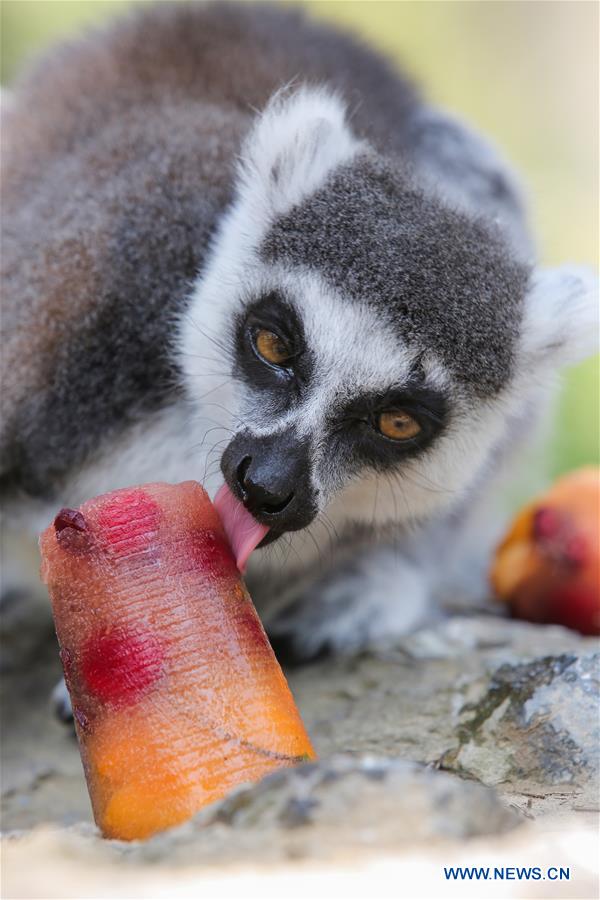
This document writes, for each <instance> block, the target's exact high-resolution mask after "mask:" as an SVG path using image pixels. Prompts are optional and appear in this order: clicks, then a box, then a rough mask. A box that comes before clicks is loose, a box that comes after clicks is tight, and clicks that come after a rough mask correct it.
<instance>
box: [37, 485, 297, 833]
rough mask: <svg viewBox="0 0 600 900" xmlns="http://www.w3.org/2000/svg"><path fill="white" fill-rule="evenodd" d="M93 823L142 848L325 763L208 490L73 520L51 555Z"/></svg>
mask: <svg viewBox="0 0 600 900" xmlns="http://www.w3.org/2000/svg"><path fill="white" fill-rule="evenodd" d="M40 547H41V553H42V577H43V579H44V581H45V582H46V584H47V585H48V589H49V591H50V596H51V600H52V607H53V612H54V619H55V624H56V632H57V636H58V641H59V644H60V655H61V659H62V663H63V668H64V672H65V678H66V681H67V686H68V688H69V691H70V694H71V700H72V704H73V713H74V717H75V723H76V729H77V735H78V738H79V744H80V749H81V756H82V760H83V766H84V770H85V774H86V778H87V783H88V788H89V792H90V796H91V800H92V807H93V810H94V817H95V819H96V822H97V824H98V826H99V827H100V829H101V830H102V832H103V833H104V834H105V835H106V836H107V837H114V838H121V839H124V840H132V839H137V838H145V837H148V836H150V835H151V834H153V833H155V832H157V831H160V830H161V829H163V828H168V827H169V826H171V825H175V824H177V823H179V822H182V821H184V820H185V819H187V818H189V817H190V816H191V815H193V814H194V813H195V812H196V811H197V810H199V809H200V808H201V807H202V806H204V805H205V804H207V803H210V802H211V801H213V800H216V799H217V798H219V797H221V796H223V795H224V794H226V793H227V792H228V791H229V790H230V789H231V788H232V787H233V786H234V785H236V784H239V783H242V782H246V781H254V780H258V779H259V778H261V777H262V776H263V775H265V774H266V773H267V772H269V771H271V770H273V769H277V768H280V767H282V766H291V765H294V764H296V763H298V762H301V761H303V760H305V759H310V758H313V757H314V751H313V749H312V747H311V744H310V741H309V739H308V736H307V734H306V732H305V730H304V726H303V724H302V721H301V719H300V716H299V714H298V711H297V709H296V706H295V704H294V701H293V698H292V695H291V693H290V690H289V688H288V686H287V683H286V681H285V678H284V676H283V673H282V672H281V669H280V668H279V665H278V663H277V661H276V659H275V656H274V654H273V651H272V650H271V647H270V646H269V643H268V640H267V637H266V635H265V633H264V631H263V629H262V626H261V624H260V621H259V619H258V617H257V615H256V612H255V610H254V607H253V606H252V603H251V600H250V598H249V596H248V593H247V592H246V589H245V587H244V585H243V583H242V582H241V580H240V576H239V572H238V570H237V568H236V564H235V560H234V558H233V555H232V552H231V549H230V545H229V542H228V540H227V538H226V535H225V531H224V529H223V525H222V523H221V520H220V518H219V515H218V513H217V511H216V509H215V507H214V506H213V505H212V504H211V502H210V500H209V498H208V496H207V495H206V493H205V492H204V490H203V489H202V487H201V486H200V485H199V484H197V483H196V482H192V481H188V482H184V483H183V484H179V485H167V484H149V485H145V486H143V487H139V488H132V489H126V490H120V491H114V492H113V493H111V494H105V495H104V496H101V497H96V498H95V499H93V500H90V501H88V502H87V503H84V504H83V506H81V508H80V509H78V510H68V509H65V510H61V512H60V513H59V514H58V515H57V516H56V518H55V520H54V522H53V523H52V525H50V526H49V527H48V528H47V529H46V531H45V532H44V533H43V535H42V537H41V541H40Z"/></svg>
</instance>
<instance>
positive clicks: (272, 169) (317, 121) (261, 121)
mask: <svg viewBox="0 0 600 900" xmlns="http://www.w3.org/2000/svg"><path fill="white" fill-rule="evenodd" d="M360 147H361V144H360V142H359V141H357V140H356V138H355V137H354V136H353V135H352V133H351V131H350V129H349V128H348V126H347V125H346V121H345V108H344V105H343V103H342V102H341V100H340V99H339V98H338V97H336V96H335V95H334V94H332V93H331V92H330V91H328V90H325V89H324V88H308V87H301V88H299V89H297V90H295V91H294V92H293V93H290V92H289V91H288V90H284V91H280V92H279V93H277V94H276V95H275V96H274V97H273V99H272V100H271V101H270V103H269V104H268V106H267V108H266V109H265V111H264V112H263V113H262V114H261V115H260V116H259V118H258V119H257V121H256V124H255V126H254V128H253V129H252V131H251V132H250V135H249V136H248V138H247V139H246V141H245V143H244V147H243V149H242V154H241V163H240V166H239V170H238V196H239V202H240V204H241V205H242V206H244V207H245V212H246V213H249V214H250V215H251V216H252V218H253V220H255V221H256V220H258V222H263V221H264V220H265V219H267V220H269V219H272V218H273V217H274V216H278V215H282V214H283V213H286V212H288V211H289V210H290V209H291V208H292V207H293V206H295V205H296V204H298V203H300V201H301V200H302V199H303V198H305V197H307V196H308V195H310V194H312V193H313V192H314V191H316V190H317V189H318V188H319V187H321V185H322V184H323V183H324V182H325V180H326V179H327V176H328V175H329V174H330V173H331V172H332V171H333V170H334V169H335V168H337V167H338V166H339V165H341V164H342V163H344V162H348V161H349V160H350V159H352V157H353V156H354V155H355V154H356V153H357V152H358V150H359V149H360ZM254 234H255V235H256V232H254ZM260 236H261V235H260V228H259V237H260Z"/></svg>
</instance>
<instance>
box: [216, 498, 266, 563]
mask: <svg viewBox="0 0 600 900" xmlns="http://www.w3.org/2000/svg"><path fill="white" fill-rule="evenodd" d="M214 503H215V506H216V508H217V512H218V513H219V515H220V516H221V521H222V522H223V526H224V528H225V533H226V534H227V537H228V538H229V543H230V544H231V547H232V549H233V553H234V555H235V560H236V563H237V567H238V569H239V570H240V572H244V571H245V569H246V563H247V562H248V557H249V556H250V554H251V553H252V551H253V550H254V549H255V548H256V547H257V546H258V545H259V544H260V542H261V541H262V539H263V538H264V536H265V534H266V533H267V531H268V530H269V527H268V525H261V524H260V522H257V521H256V519H254V518H252V516H251V515H250V513H249V512H248V510H247V509H246V507H245V506H244V504H243V503H240V501H239V500H238V499H237V497H234V496H233V494H232V493H231V491H230V490H229V488H228V487H227V485H226V484H224V485H223V487H222V488H220V489H219V490H218V491H217V494H216V496H215V500H214Z"/></svg>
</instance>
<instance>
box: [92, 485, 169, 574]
mask: <svg viewBox="0 0 600 900" xmlns="http://www.w3.org/2000/svg"><path fill="white" fill-rule="evenodd" d="M98 524H99V525H100V528H101V529H102V540H103V542H104V545H105V546H106V547H107V549H108V550H109V551H110V553H111V555H112V556H117V557H121V556H131V555H132V554H134V553H139V552H141V551H144V550H148V549H149V548H150V547H151V546H152V545H153V544H154V543H155V541H156V536H157V532H158V528H159V525H160V509H159V507H158V504H157V503H155V501H154V500H153V499H152V498H151V497H150V496H148V494H146V492H145V491H142V490H138V489H136V490H133V491H119V492H117V493H115V494H112V495H111V496H110V497H109V499H108V500H107V502H106V503H105V504H104V505H103V506H102V507H101V509H100V511H99V514H98Z"/></svg>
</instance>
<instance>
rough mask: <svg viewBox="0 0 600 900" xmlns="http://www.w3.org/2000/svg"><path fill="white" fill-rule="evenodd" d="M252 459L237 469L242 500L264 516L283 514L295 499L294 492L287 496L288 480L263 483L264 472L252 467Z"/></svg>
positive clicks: (257, 467)
mask: <svg viewBox="0 0 600 900" xmlns="http://www.w3.org/2000/svg"><path fill="white" fill-rule="evenodd" d="M252 462H253V460H252V457H251V456H246V457H244V459H243V460H242V461H241V463H240V464H239V466H238V467H237V472H236V474H237V483H238V487H239V489H240V494H241V496H242V499H243V500H244V502H245V503H246V505H247V506H248V507H251V508H253V509H255V510H256V512H258V513H262V514H263V515H274V514H276V513H280V512H283V510H284V509H285V508H286V506H289V504H290V503H291V501H292V500H293V499H294V491H293V490H292V491H290V492H289V494H286V493H285V491H286V484H285V482H286V481H287V479H283V482H282V480H281V479H280V480H279V484H277V483H274V482H273V481H269V482H268V483H267V484H264V483H263V482H261V477H264V475H265V474H268V473H265V472H264V471H263V472H262V473H261V471H260V467H259V466H254V467H252ZM263 468H264V467H263Z"/></svg>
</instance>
